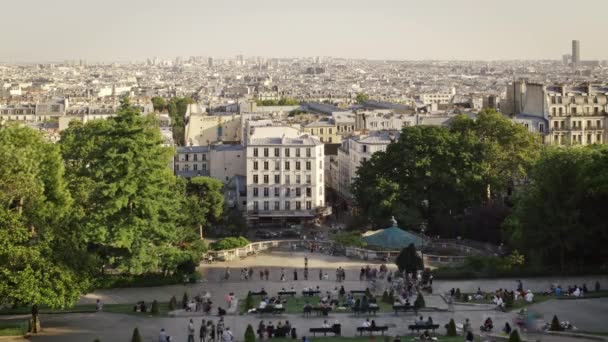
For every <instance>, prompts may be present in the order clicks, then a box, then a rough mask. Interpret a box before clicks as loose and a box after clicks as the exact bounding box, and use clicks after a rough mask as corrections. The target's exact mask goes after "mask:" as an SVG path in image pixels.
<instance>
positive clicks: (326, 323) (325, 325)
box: [321, 320, 331, 328]
mask: <svg viewBox="0 0 608 342" xmlns="http://www.w3.org/2000/svg"><path fill="white" fill-rule="evenodd" d="M321 328H331V326H330V325H329V323H328V322H327V320H324V321H323V324H322V325H321Z"/></svg>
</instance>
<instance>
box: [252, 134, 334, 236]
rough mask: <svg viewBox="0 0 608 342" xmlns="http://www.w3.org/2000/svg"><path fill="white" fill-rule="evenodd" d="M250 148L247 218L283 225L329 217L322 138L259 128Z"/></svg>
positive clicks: (256, 222)
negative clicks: (325, 214)
mask: <svg viewBox="0 0 608 342" xmlns="http://www.w3.org/2000/svg"><path fill="white" fill-rule="evenodd" d="M279 132H282V133H279ZM258 133H259V134H258ZM273 133H275V134H273ZM277 133H278V134H277ZM279 134H280V135H279ZM246 150H247V151H246V153H247V161H246V169H247V172H246V173H247V178H246V181H247V206H246V208H247V219H248V221H250V222H251V223H253V224H261V225H263V224H282V225H284V224H286V223H289V222H295V223H302V222H309V221H312V220H313V219H315V218H316V217H318V216H319V215H324V211H325V200H324V191H325V189H324V183H325V182H324V167H325V166H324V150H323V143H321V141H320V140H319V139H318V138H317V137H314V136H311V135H309V134H306V133H304V134H300V133H299V132H297V130H295V129H292V128H290V127H284V128H283V129H280V130H278V129H277V127H259V128H256V131H255V132H253V134H252V135H251V136H250V138H249V140H248V142H247V147H246Z"/></svg>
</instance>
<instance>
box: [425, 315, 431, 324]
mask: <svg viewBox="0 0 608 342" xmlns="http://www.w3.org/2000/svg"><path fill="white" fill-rule="evenodd" d="M426 324H427V325H433V319H432V318H431V316H429V318H427V320H426Z"/></svg>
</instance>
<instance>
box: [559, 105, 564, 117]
mask: <svg viewBox="0 0 608 342" xmlns="http://www.w3.org/2000/svg"><path fill="white" fill-rule="evenodd" d="M562 114H564V108H562V107H559V115H560V116H561V115H562Z"/></svg>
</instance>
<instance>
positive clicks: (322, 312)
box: [311, 306, 331, 316]
mask: <svg viewBox="0 0 608 342" xmlns="http://www.w3.org/2000/svg"><path fill="white" fill-rule="evenodd" d="M311 311H312V312H315V313H316V314H317V316H327V314H328V313H329V312H330V311H331V307H329V306H325V307H323V306H315V307H313V308H312V309H311Z"/></svg>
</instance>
